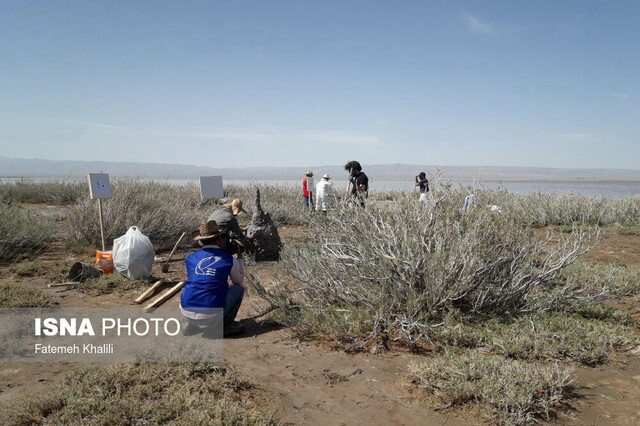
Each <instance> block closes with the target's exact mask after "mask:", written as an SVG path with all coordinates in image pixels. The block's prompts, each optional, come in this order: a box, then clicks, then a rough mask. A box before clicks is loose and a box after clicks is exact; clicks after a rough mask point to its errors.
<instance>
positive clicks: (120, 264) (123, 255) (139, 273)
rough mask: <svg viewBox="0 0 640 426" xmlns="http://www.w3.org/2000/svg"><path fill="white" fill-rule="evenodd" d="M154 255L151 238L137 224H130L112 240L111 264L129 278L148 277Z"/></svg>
mask: <svg viewBox="0 0 640 426" xmlns="http://www.w3.org/2000/svg"><path fill="white" fill-rule="evenodd" d="M155 256H156V252H155V251H154V250H153V244H151V240H149V237H147V236H146V235H144V234H143V233H142V232H140V230H139V229H138V227H137V226H132V227H131V228H129V230H128V231H127V233H126V234H124V235H123V236H122V237H120V238H116V239H115V240H113V266H115V268H116V270H117V271H118V272H120V273H121V274H123V275H125V276H127V277H129V278H131V279H134V280H137V279H140V278H147V277H149V276H150V275H151V268H152V267H153V259H154V258H155Z"/></svg>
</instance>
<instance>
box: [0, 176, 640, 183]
mask: <svg viewBox="0 0 640 426" xmlns="http://www.w3.org/2000/svg"><path fill="white" fill-rule="evenodd" d="M223 177H224V176H223ZM111 178H112V179H115V180H122V179H128V180H150V181H191V180H192V181H197V180H198V179H199V176H193V177H171V176H169V177H167V176H117V175H115V176H114V175H111ZM3 179H10V180H40V179H41V180H47V181H65V180H69V181H84V180H86V177H85V176H0V180H3ZM369 179H370V180H371V181H373V182H375V181H378V182H413V178H412V177H407V178H405V179H399V178H387V177H384V175H382V177H380V175H378V176H376V175H369ZM227 180H231V181H239V180H242V181H256V182H283V181H290V182H297V181H298V180H300V179H292V178H290V177H288V178H287V177H281V178H278V177H268V178H259V179H258V178H245V179H238V178H235V177H233V178H228V179H227ZM334 180H336V181H341V180H344V181H346V180H347V176H346V175H345V176H334ZM438 180H439V181H440V182H447V181H451V182H456V183H457V182H476V183H484V182H487V183H501V182H505V183H527V182H530V183H566V184H570V183H585V184H598V183H611V184H634V183H636V184H639V185H640V179H606V178H602V179H595V178H584V179H581V178H573V179H567V178H564V179H562V178H558V179H554V178H550V179H541V178H539V177H536V178H531V179H527V178H505V179H500V178H467V177H452V178H447V177H443V178H440V179H438Z"/></svg>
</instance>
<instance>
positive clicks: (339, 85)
mask: <svg viewBox="0 0 640 426" xmlns="http://www.w3.org/2000/svg"><path fill="white" fill-rule="evenodd" d="M639 23H640V1H637V0H632V1H621V0H615V1H604V0H602V1H589V0H576V1H570V0H562V1H557V0H549V1H543V0H531V1H518V0H504V1H485V0H483V1H480V0H476V1H454V0H444V1H426V0H419V1H398V0H396V1H371V0H369V1H349V0H337V1H333V0H322V1H312V0H299V1H279V0H256V1H242V0H226V1H214V0H209V1H202V2H200V1H177V0H176V1H135V0H128V1H113V0H109V1H57V0H42V1H26V0H2V1H0V156H4V157H20V158H45V159H53V160H62V159H65V160H82V159H88V160H95V159H104V160H112V161H145V162H167V163H183V164H198V165H208V166H214V167H224V166H230V167H240V166H257V165H265V166H305V165H324V164H343V163H344V162H346V161H347V160H351V159H357V160H360V161H361V162H362V163H364V164H374V163H375V164H384V163H395V162H402V163H420V164H438V165H504V166H509V165H513V166H549V167H579V168H582V167H585V168H586V167H599V168H632V169H640V137H639V136H640V101H639V100H640V77H639V76H640V24H639Z"/></svg>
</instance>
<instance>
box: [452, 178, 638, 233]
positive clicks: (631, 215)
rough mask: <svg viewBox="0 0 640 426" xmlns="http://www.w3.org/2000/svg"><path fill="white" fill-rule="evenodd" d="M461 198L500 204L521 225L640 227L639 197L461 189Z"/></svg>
mask: <svg viewBox="0 0 640 426" xmlns="http://www.w3.org/2000/svg"><path fill="white" fill-rule="evenodd" d="M455 192H457V193H461V194H460V195H459V197H460V201H459V202H460V205H462V201H461V200H462V199H463V197H462V195H464V194H467V193H469V192H473V193H474V194H475V199H474V203H475V204H476V206H479V207H481V208H482V207H486V206H487V205H498V206H500V207H501V210H502V212H503V214H505V215H509V216H511V217H513V218H514V219H515V220H517V221H518V222H520V223H523V224H526V225H530V226H535V227H543V226H552V225H556V226H573V225H575V224H581V225H597V226H603V225H613V224H636V225H637V224H640V197H638V196H633V197H623V198H619V199H607V198H605V197H602V196H584V195H579V194H562V195H559V194H550V193H544V192H534V193H531V194H511V193H509V192H507V191H506V190H503V189H488V188H484V187H478V188H474V189H472V188H461V189H459V190H457V191H455Z"/></svg>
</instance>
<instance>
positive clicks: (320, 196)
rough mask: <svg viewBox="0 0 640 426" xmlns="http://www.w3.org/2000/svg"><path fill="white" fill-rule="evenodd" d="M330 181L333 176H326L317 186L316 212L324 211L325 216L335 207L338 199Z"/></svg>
mask: <svg viewBox="0 0 640 426" xmlns="http://www.w3.org/2000/svg"><path fill="white" fill-rule="evenodd" d="M330 179H331V176H329V175H327V174H325V175H324V176H322V179H320V182H318V184H317V185H316V210H318V211H320V210H322V213H324V214H325V215H326V214H327V210H329V209H330V208H331V207H332V206H333V202H334V201H335V198H336V193H335V190H334V188H333V182H329V180H330Z"/></svg>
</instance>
